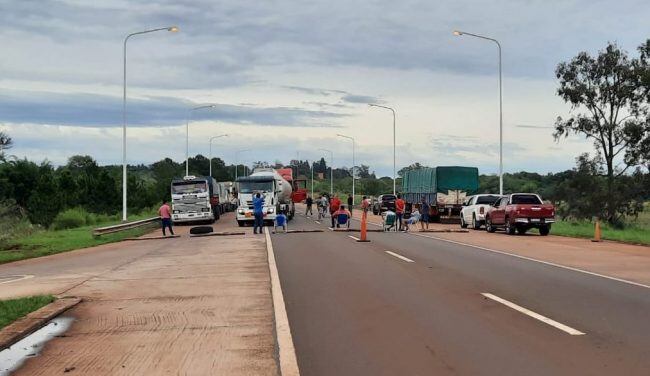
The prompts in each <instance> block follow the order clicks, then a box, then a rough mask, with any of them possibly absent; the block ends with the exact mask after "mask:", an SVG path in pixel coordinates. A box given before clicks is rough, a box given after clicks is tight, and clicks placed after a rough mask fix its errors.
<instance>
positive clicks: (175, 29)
mask: <svg viewBox="0 0 650 376" xmlns="http://www.w3.org/2000/svg"><path fill="white" fill-rule="evenodd" d="M167 31H171V32H172V33H177V32H178V26H170V27H168V28H167Z"/></svg>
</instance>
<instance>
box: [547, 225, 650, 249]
mask: <svg viewBox="0 0 650 376" xmlns="http://www.w3.org/2000/svg"><path fill="white" fill-rule="evenodd" d="M600 228H601V233H602V236H601V237H602V238H603V239H606V240H615V241H620V242H625V243H634V244H645V245H650V228H648V227H641V226H640V225H637V224H634V225H628V226H627V227H625V228H624V229H617V228H612V227H611V226H609V225H607V224H606V223H605V224H601V226H600ZM551 234H552V235H560V236H570V237H574V238H587V239H589V238H593V237H594V224H593V223H592V222H587V221H558V222H556V223H555V224H553V229H552V230H551Z"/></svg>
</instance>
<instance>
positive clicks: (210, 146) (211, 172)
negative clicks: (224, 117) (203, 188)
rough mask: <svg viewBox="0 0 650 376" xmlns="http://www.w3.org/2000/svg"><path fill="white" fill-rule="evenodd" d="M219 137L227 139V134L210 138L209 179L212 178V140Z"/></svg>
mask: <svg viewBox="0 0 650 376" xmlns="http://www.w3.org/2000/svg"><path fill="white" fill-rule="evenodd" d="M220 137H228V135H227V134H220V135H218V136H214V137H210V177H212V140H215V139H217V138H220Z"/></svg>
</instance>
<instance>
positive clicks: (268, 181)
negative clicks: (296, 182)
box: [236, 168, 296, 226]
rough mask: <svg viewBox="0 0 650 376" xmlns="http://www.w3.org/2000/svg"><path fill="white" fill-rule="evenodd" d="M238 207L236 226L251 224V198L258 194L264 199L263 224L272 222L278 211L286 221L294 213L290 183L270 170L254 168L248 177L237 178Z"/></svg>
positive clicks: (276, 172) (252, 218)
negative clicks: (283, 213) (285, 216)
mask: <svg viewBox="0 0 650 376" xmlns="http://www.w3.org/2000/svg"><path fill="white" fill-rule="evenodd" d="M237 185H238V186H239V192H238V207H237V216H236V218H237V224H239V226H244V225H246V223H250V224H252V223H253V221H254V219H255V217H254V215H253V196H254V195H255V194H257V193H260V194H261V195H262V197H263V198H264V208H263V211H264V222H272V221H274V220H275V216H276V215H277V214H278V212H279V211H284V212H285V213H286V215H287V217H288V219H291V218H293V215H294V213H295V212H296V209H295V206H294V204H293V201H292V199H291V193H292V192H293V189H292V187H291V183H289V182H288V181H287V180H286V179H285V178H283V177H282V175H280V174H279V173H278V171H276V170H274V169H272V168H256V169H255V170H254V171H253V173H252V174H250V175H249V176H243V177H239V178H237Z"/></svg>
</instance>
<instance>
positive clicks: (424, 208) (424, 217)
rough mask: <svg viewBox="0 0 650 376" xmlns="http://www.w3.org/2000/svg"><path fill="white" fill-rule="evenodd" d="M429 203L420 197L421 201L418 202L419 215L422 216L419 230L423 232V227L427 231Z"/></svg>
mask: <svg viewBox="0 0 650 376" xmlns="http://www.w3.org/2000/svg"><path fill="white" fill-rule="evenodd" d="M429 208H430V207H429V203H428V202H427V199H426V197H424V196H422V200H421V201H420V214H421V215H422V218H421V220H420V228H421V229H422V230H424V226H425V225H426V227H427V230H428V229H429V210H430V209H429Z"/></svg>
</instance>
